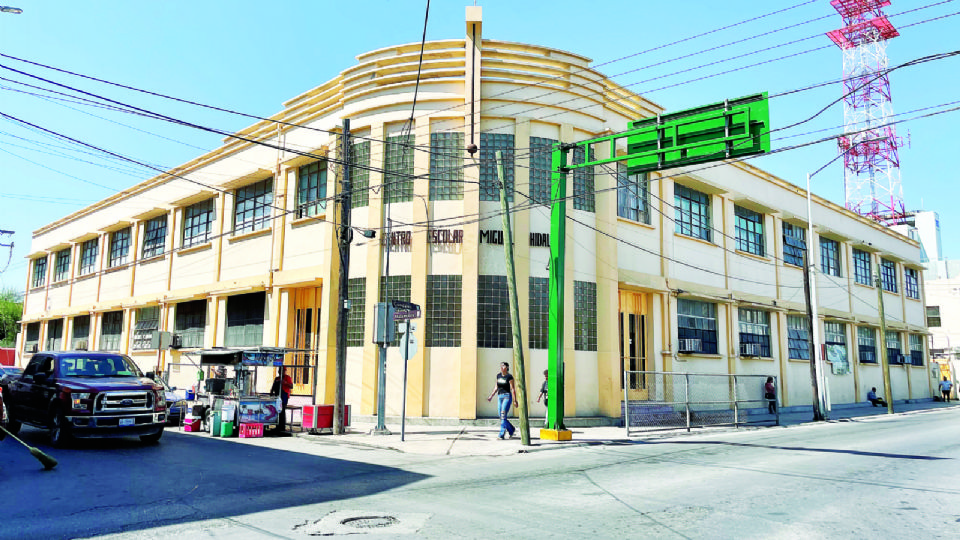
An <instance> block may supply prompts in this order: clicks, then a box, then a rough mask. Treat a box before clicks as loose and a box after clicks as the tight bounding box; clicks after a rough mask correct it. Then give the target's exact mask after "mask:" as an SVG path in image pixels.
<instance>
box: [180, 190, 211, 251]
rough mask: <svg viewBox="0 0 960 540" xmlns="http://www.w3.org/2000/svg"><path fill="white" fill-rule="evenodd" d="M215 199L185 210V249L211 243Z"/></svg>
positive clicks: (193, 205) (183, 244)
mask: <svg viewBox="0 0 960 540" xmlns="http://www.w3.org/2000/svg"><path fill="white" fill-rule="evenodd" d="M213 219H214V218H213V199H207V200H205V201H201V202H198V203H196V204H191V205H190V206H188V207H186V208H184V210H183V242H182V243H181V245H182V246H183V247H185V248H188V247H191V246H197V245H200V244H205V243H207V242H209V241H210V231H211V230H212V228H213Z"/></svg>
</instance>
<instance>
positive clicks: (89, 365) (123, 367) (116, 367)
mask: <svg viewBox="0 0 960 540" xmlns="http://www.w3.org/2000/svg"><path fill="white" fill-rule="evenodd" d="M60 376H61V377H142V376H143V374H142V373H141V372H140V370H139V369H138V368H137V365H136V364H134V363H133V361H132V360H130V359H129V358H127V357H125V356H122V355H119V354H118V355H97V356H79V355H78V356H67V357H64V358H61V359H60Z"/></svg>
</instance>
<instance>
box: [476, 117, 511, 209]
mask: <svg viewBox="0 0 960 540" xmlns="http://www.w3.org/2000/svg"><path fill="white" fill-rule="evenodd" d="M513 147H514V138H513V135H511V134H508V133H481V134H480V200H481V201H499V200H500V180H499V179H498V178H497V150H499V151H500V152H502V154H503V183H504V184H505V185H504V189H505V190H506V192H507V200H508V201H513V185H514V184H513V177H514V167H513Z"/></svg>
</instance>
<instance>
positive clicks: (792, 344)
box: [787, 315, 810, 360]
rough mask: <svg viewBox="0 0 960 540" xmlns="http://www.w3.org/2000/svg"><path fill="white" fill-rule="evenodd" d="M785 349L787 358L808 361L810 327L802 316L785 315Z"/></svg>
mask: <svg viewBox="0 0 960 540" xmlns="http://www.w3.org/2000/svg"><path fill="white" fill-rule="evenodd" d="M787 348H788V351H789V355H790V356H789V357H790V358H792V359H795V360H810V325H809V324H807V318H806V317H804V316H802V315H787Z"/></svg>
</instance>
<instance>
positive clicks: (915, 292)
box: [903, 268, 920, 300]
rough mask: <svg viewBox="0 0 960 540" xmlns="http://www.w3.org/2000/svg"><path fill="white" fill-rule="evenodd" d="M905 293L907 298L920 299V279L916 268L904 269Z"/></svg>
mask: <svg viewBox="0 0 960 540" xmlns="http://www.w3.org/2000/svg"><path fill="white" fill-rule="evenodd" d="M903 293H904V294H906V295H907V298H915V299H917V300H919V299H920V277H919V276H918V274H917V270H916V269H915V268H904V269H903Z"/></svg>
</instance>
